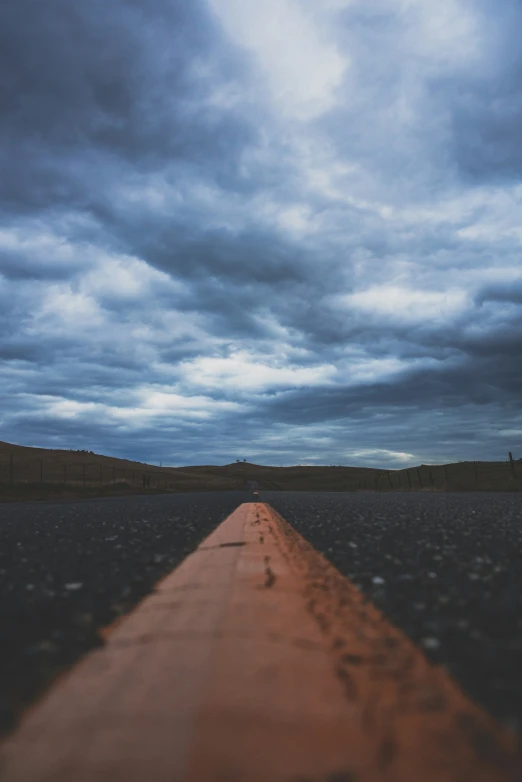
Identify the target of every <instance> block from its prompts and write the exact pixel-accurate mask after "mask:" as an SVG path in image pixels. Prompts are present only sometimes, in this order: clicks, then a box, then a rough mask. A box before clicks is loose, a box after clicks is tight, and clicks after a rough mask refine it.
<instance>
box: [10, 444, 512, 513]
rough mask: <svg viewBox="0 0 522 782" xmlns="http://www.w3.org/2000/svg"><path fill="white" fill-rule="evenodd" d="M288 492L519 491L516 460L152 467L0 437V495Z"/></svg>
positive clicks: (69, 497) (17, 497)
mask: <svg viewBox="0 0 522 782" xmlns="http://www.w3.org/2000/svg"><path fill="white" fill-rule="evenodd" d="M255 484H257V486H258V488H260V489H265V490H276V491H277V490H282V491H284V490H286V491H372V492H373V491H440V492H444V491H521V490H522V460H520V459H519V460H512V461H506V462H457V463H454V464H443V465H419V466H418V467H410V468H408V469H404V470H382V469H372V468H367V467H335V466H322V467H315V466H313V467H306V466H300V465H297V466H295V467H269V466H263V465H258V464H250V463H248V462H245V461H242V462H240V461H237V462H234V463H232V464H228V465H224V466H212V465H207V466H187V467H158V466H155V465H150V464H144V463H141V462H132V461H128V460H125V459H115V458H113V457H110V456H103V455H102V454H96V453H93V452H91V451H66V450H52V449H43V448H27V447H25V446H17V445H11V444H9V443H3V442H0V502H16V501H31V500H72V499H89V498H93V499H94V498H100V497H116V496H124V495H135V494H141V495H143V494H145V495H147V494H166V493H178V492H198V491H230V490H233V489H247V488H250V487H251V486H253V485H255Z"/></svg>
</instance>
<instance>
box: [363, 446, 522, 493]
mask: <svg viewBox="0 0 522 782" xmlns="http://www.w3.org/2000/svg"><path fill="white" fill-rule="evenodd" d="M357 488H358V489H359V490H363V491H364V490H366V491H452V490H453V491H466V490H473V489H488V490H492V491H494V490H495V489H496V490H498V491H503V490H506V489H522V459H518V460H515V459H513V457H512V454H511V453H510V454H509V461H507V462H457V463H456V464H443V465H424V464H423V465H421V466H420V467H411V468H408V469H405V470H393V471H375V473H374V474H373V475H371V476H368V477H365V478H362V479H360V480H359V482H358V486H357Z"/></svg>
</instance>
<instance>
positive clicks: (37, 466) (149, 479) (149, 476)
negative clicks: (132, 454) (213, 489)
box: [0, 454, 176, 488]
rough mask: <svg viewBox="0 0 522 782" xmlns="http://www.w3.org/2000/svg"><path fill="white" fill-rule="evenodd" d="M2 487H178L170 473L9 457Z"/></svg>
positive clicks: (1, 468) (1, 465)
mask: <svg viewBox="0 0 522 782" xmlns="http://www.w3.org/2000/svg"><path fill="white" fill-rule="evenodd" d="M0 483H1V484H10V485H14V484H24V483H25V484H44V483H46V484H62V485H67V486H109V485H113V484H118V483H126V484H128V485H130V486H136V487H147V488H175V483H176V481H175V478H174V474H173V473H172V472H169V471H168V470H164V469H162V470H155V469H153V468H148V467H143V468H141V469H140V468H137V467H121V466H116V465H111V464H106V463H103V462H102V461H98V462H89V461H74V462H65V461H64V462H59V461H50V460H48V459H41V458H32V459H27V458H23V457H17V456H15V455H14V454H10V455H8V456H7V457H3V458H1V459H0Z"/></svg>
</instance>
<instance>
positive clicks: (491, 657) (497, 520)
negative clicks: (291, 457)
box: [261, 491, 522, 731]
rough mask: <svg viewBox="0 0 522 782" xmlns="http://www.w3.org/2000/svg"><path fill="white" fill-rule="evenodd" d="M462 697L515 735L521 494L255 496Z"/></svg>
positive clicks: (520, 715) (519, 715) (520, 721)
mask: <svg viewBox="0 0 522 782" xmlns="http://www.w3.org/2000/svg"><path fill="white" fill-rule="evenodd" d="M261 500H263V501H265V502H268V503H270V504H271V505H272V507H273V508H275V510H277V511H278V512H279V513H280V514H281V515H282V516H283V517H284V518H285V519H286V520H287V521H288V522H289V523H290V524H292V525H293V526H294V527H295V529H297V531H298V532H300V533H301V535H303V537H305V538H306V539H307V540H308V541H310V543H312V545H313V546H315V548H316V549H318V550H319V551H320V552H321V553H322V554H323V555H324V556H326V557H327V559H329V560H330V561H331V562H332V563H333V564H334V565H335V566H336V567H337V568H338V570H340V571H341V573H343V574H344V575H345V576H347V577H348V578H350V579H352V581H353V582H354V583H355V584H356V585H357V586H358V587H359V588H360V589H361V590H362V591H364V592H365V593H366V594H367V595H369V596H370V597H371V599H372V600H373V602H374V603H375V604H376V605H377V606H378V608H380V609H381V610H382V611H383V612H384V613H385V614H386V616H387V617H388V618H389V619H390V620H391V622H392V623H394V624H395V625H396V626H398V627H400V628H401V629H402V630H403V631H405V632H406V633H407V634H408V635H409V636H410V638H412V639H413V640H414V641H415V642H416V643H417V644H419V645H420V646H421V647H423V649H424V651H425V652H426V654H427V655H428V657H430V658H431V659H432V660H433V661H434V662H437V663H440V664H442V665H444V666H445V667H446V668H447V669H448V670H449V671H450V673H451V674H452V675H453V677H454V678H455V679H457V680H458V682H459V683H460V684H461V686H462V687H463V688H464V689H465V691H466V692H467V693H468V695H470V696H471V697H472V698H474V699H475V700H477V701H479V702H480V703H481V704H482V705H483V706H485V707H486V708H487V709H488V710H489V711H490V712H491V713H493V714H495V715H496V716H497V717H499V718H500V719H501V720H504V721H506V722H507V724H508V725H509V726H510V727H512V728H515V729H517V730H519V731H520V730H521V728H522V496H521V495H519V494H509V493H505V494H504V493H492V494H483V493H480V494H479V493H476V494H472V493H468V494H457V493H447V494H444V493H426V494H421V493H414V494H391V493H390V494H381V493H360V494H353V493H352V494H340V493H339V494H337V493H335V494H334V493H313V494H311V493H306V494H300V493H297V492H265V491H263V492H261Z"/></svg>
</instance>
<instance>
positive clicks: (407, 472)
mask: <svg viewBox="0 0 522 782" xmlns="http://www.w3.org/2000/svg"><path fill="white" fill-rule="evenodd" d="M406 475H407V476H408V485H409V487H410V491H411V475H410V471H409V470H406Z"/></svg>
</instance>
